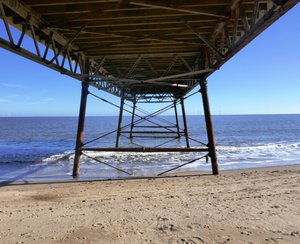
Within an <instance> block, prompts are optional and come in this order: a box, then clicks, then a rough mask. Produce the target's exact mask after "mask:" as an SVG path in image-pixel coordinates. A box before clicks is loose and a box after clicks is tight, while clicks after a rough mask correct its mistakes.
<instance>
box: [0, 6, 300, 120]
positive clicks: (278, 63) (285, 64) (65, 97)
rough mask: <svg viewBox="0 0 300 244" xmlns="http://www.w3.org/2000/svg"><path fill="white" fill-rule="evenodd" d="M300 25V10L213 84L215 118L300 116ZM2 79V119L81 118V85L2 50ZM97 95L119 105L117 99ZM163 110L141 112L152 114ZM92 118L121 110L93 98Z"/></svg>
mask: <svg viewBox="0 0 300 244" xmlns="http://www.w3.org/2000/svg"><path fill="white" fill-rule="evenodd" d="M299 23H300V4H298V5H297V6H295V7H294V8H293V9H291V10H290V11H289V12H288V13H287V14H285V15H284V16H283V17H281V18H280V19H279V20H278V21H277V22H275V23H274V24H273V25H272V26H271V27H269V28H268V29H267V30H265V31H264V32H263V33H262V34H261V35H259V36H258V37H257V38H256V39H255V40H253V41H252V42H251V43H250V44H248V45H247V46H246V47H245V48H244V49H242V50H241V51H240V52H239V53H238V54H236V55H235V56H234V57H233V58H232V59H230V60H229V61H228V62H227V63H226V64H224V65H223V66H222V67H221V68H220V70H218V71H216V72H215V73H213V74H212V75H211V76H210V77H209V78H208V89H209V90H208V92H209V96H210V104H211V111H212V113H213V114H215V115H226V114H300V30H299ZM2 27H3V26H0V28H2ZM0 73H1V75H0V116H1V117H8V116H77V115H78V110H79V103H80V93H81V85H80V82H79V81H77V80H74V79H72V78H69V77H67V76H65V75H61V74H60V73H58V72H56V71H53V70H50V69H48V68H46V67H44V66H42V65H39V64H36V63H34V62H32V61H30V60H27V59H25V58H22V57H20V56H17V55H15V54H13V53H10V52H8V51H6V50H4V49H2V48H1V46H0ZM96 93H97V94H98V95H100V96H101V97H103V98H105V99H107V100H109V101H112V102H113V103H116V104H119V98H117V97H114V96H112V95H110V94H107V93H105V92H103V91H96ZM162 106H165V104H162V105H151V106H148V107H147V105H142V106H141V107H142V108H145V109H149V110H150V111H153V110H154V109H159V108H161V107H162ZM186 112H187V114H188V115H199V114H203V109H202V103H201V97H200V94H199V95H198V94H197V95H195V96H193V97H191V98H189V99H188V100H186ZM172 113H173V111H169V112H168V113H167V114H172ZM87 115H91V116H98V115H118V109H117V108H114V107H112V106H110V105H107V104H105V103H103V102H101V101H98V100H96V99H95V98H92V97H90V98H89V99H88V106H87ZM125 115H126V114H125Z"/></svg>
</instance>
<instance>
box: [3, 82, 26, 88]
mask: <svg viewBox="0 0 300 244" xmlns="http://www.w3.org/2000/svg"><path fill="white" fill-rule="evenodd" d="M0 86H2V87H6V88H18V89H24V88H26V86H24V85H20V84H13V83H5V82H0Z"/></svg>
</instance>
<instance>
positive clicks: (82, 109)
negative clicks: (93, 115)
mask: <svg viewBox="0 0 300 244" xmlns="http://www.w3.org/2000/svg"><path fill="white" fill-rule="evenodd" d="M88 88H89V84H88V83H87V82H82V90H81V102H80V109H79V119H78V128H77V138H76V146H75V157H74V166H73V177H78V176H79V168H80V156H81V150H80V148H81V147H82V146H83V130H84V122H85V113H86V104H87V96H88Z"/></svg>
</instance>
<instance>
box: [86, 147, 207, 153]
mask: <svg viewBox="0 0 300 244" xmlns="http://www.w3.org/2000/svg"><path fill="white" fill-rule="evenodd" d="M81 151H91V152H105V151H107V152H208V148H194V147H190V148H184V147H179V148H173V147H170V148H154V147H118V148H116V147H112V148H107V147H105V148H95V147H93V148H87V147H83V148H81Z"/></svg>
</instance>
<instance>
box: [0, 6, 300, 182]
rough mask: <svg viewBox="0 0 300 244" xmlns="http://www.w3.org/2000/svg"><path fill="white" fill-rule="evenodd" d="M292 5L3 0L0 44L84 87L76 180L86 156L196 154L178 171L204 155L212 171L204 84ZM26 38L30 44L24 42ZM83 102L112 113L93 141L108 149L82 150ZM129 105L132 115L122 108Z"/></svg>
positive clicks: (215, 165)
mask: <svg viewBox="0 0 300 244" xmlns="http://www.w3.org/2000/svg"><path fill="white" fill-rule="evenodd" d="M298 2H299V0H289V1H288V0H211V1H208V0H189V1H183V0H166V1H158V0H153V1H150V0H134V1H130V0H86V1H84V0H70V1H69V0H0V47H1V48H4V49H7V50H9V51H11V52H13V53H15V54H17V55H20V56H23V57H25V58H28V59H30V60H32V61H34V62H37V63H39V64H41V65H44V66H46V67H48V68H50V69H53V70H56V71H58V72H60V73H62V74H64V75H68V76H70V77H73V78H74V79H77V80H79V81H80V82H82V92H81V103H80V111H79V122H78V133H77V139H76V147H75V159H74V169H73V176H74V177H77V176H78V175H79V169H80V158H81V157H82V156H83V155H84V156H85V157H90V156H89V155H88V152H91V151H117V152H180V153H187V152H194V153H195V152H197V153H199V157H198V158H194V159H193V160H191V161H189V162H187V163H185V164H182V165H179V166H177V167H176V168H178V167H181V166H184V165H186V164H188V163H193V162H194V161H196V160H200V159H201V158H206V159H210V161H211V165H212V173H213V174H218V172H219V170H218V162H217V155H216V148H215V140H214V132H213V125H212V118H211V113H210V106H209V99H208V93H207V78H208V77H209V76H210V75H211V74H212V73H213V72H214V71H215V70H218V69H219V68H220V67H221V66H222V65H223V64H224V63H225V62H226V61H227V60H229V59H230V58H231V57H232V56H233V55H235V54H236V53H237V52H238V51H239V50H240V49H242V48H243V47H244V46H245V45H247V44H248V43H249V42H251V41H252V40H253V39H254V38H255V37H256V36H257V35H259V34H260V33H261V32H262V31H264V30H265V29H266V28H268V27H269V26H270V25H271V24H273V23H274V22H275V21H276V20H277V19H278V18H279V17H281V16H282V15H283V14H285V13H286V12H287V11H288V10H289V9H291V8H292V7H293V6H294V5H296V4H297V3H298ZM28 37H30V40H31V47H29V46H28V43H26V45H25V44H24V39H25V38H28ZM91 88H93V90H102V91H105V92H108V93H110V94H112V95H115V96H118V97H119V98H120V104H117V105H116V104H114V103H111V102H109V101H107V100H105V99H103V98H102V97H101V96H100V95H99V94H96V92H93V93H92V92H91V91H90V89H91ZM196 93H198V94H201V99H200V98H199V104H201V106H203V111H204V117H205V128H206V138H204V141H205V142H204V143H202V142H199V145H200V146H199V147H192V146H191V145H190V141H194V142H195V141H196V142H198V141H197V140H195V139H193V138H191V137H190V136H189V133H188V123H187V118H186V113H185V103H184V101H185V100H186V99H187V98H188V97H190V96H191V95H193V94H196ZM88 96H93V97H95V98H98V99H99V100H101V101H102V102H106V103H110V104H111V105H112V106H115V107H118V108H119V121H118V127H117V128H116V130H115V131H113V132H109V133H107V134H104V135H101V136H99V137H97V138H95V140H99V139H101V138H103V137H105V136H106V135H108V134H110V133H115V134H116V143H115V145H113V146H114V147H110V148H102V147H101V148H99V147H89V145H88V144H89V143H90V142H85V141H84V136H83V134H84V124H85V113H86V107H87V97H88ZM126 102H127V103H129V104H131V105H130V109H128V108H125V107H124V104H125V103H126ZM143 103H161V104H165V105H166V106H165V107H163V108H161V109H160V110H158V111H156V112H154V113H148V112H146V111H144V110H141V108H139V106H138V105H141V104H143ZM178 105H180V106H181V112H182V117H183V127H184V128H183V129H181V128H180V126H179V122H178V121H179V119H178V112H177V107H178ZM127 107H128V106H127ZM169 109H173V111H174V115H175V123H172V124H163V125H162V124H160V123H158V122H155V121H153V118H154V117H156V116H158V115H159V114H161V113H163V112H165V111H167V110H169ZM124 111H126V112H128V113H130V114H132V119H131V123H130V124H127V125H123V124H122V117H123V112H124ZM137 112H139V113H137ZM141 112H142V115H141ZM143 121H147V125H144V124H142V122H143ZM122 135H128V137H129V138H130V139H132V140H134V138H138V137H159V136H161V137H164V138H167V137H171V138H177V139H180V138H181V139H183V140H184V142H185V147H176V148H174V147H173V148H172V147H162V146H161V145H158V146H155V147H147V145H142V146H138V147H128V146H126V147H125V146H124V145H121V143H120V136H122ZM95 140H93V141H95ZM94 159H95V160H96V161H97V160H98V159H97V158H94ZM98 161H99V160H98ZM99 162H100V161H99ZM100 163H101V162H100ZM108 166H111V165H108ZM173 169H174V168H173ZM173 169H172V170H173ZM117 170H121V169H117ZM121 171H122V170H121ZM168 171H169V170H168ZM123 172H124V173H127V172H125V171H123ZM166 172H167V171H166ZM166 172H162V173H166Z"/></svg>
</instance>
